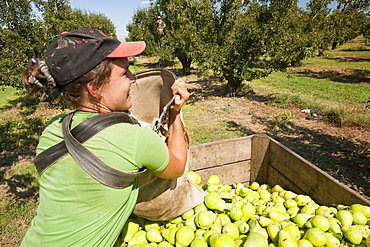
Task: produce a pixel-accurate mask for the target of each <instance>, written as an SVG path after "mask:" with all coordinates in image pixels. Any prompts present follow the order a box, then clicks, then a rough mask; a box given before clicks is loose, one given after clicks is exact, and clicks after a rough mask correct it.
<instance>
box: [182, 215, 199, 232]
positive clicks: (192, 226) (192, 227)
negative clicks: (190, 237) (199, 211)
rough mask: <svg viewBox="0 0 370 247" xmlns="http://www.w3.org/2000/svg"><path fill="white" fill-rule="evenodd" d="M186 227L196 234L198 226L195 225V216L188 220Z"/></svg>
mask: <svg viewBox="0 0 370 247" xmlns="http://www.w3.org/2000/svg"><path fill="white" fill-rule="evenodd" d="M184 225H185V226H187V227H190V228H191V229H193V231H194V232H195V231H196V230H197V225H196V224H195V215H193V216H191V217H189V218H187V219H186V220H185V223H184Z"/></svg>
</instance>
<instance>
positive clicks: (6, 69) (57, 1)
mask: <svg viewBox="0 0 370 247" xmlns="http://www.w3.org/2000/svg"><path fill="white" fill-rule="evenodd" d="M36 10H37V11H38V12H39V14H36V13H37V12H36ZM82 19H83V20H84V21H83V22H81V21H80V20H82ZM0 24H1V26H0V58H1V59H0V66H1V67H2V68H3V70H2V73H1V74H0V84H2V85H6V86H12V87H16V88H21V87H23V85H22V83H21V73H22V71H23V69H24V68H25V66H26V65H27V63H28V62H29V60H30V59H31V58H33V57H35V58H40V59H42V58H43V53H44V50H45V49H46V47H47V45H48V44H49V43H50V42H51V40H52V39H53V38H54V37H55V36H56V35H59V34H60V33H62V32H64V31H71V30H73V29H77V28H82V27H90V28H96V29H100V30H102V31H104V32H106V33H108V34H110V35H112V36H115V27H114V25H113V23H112V22H111V21H110V20H109V19H108V18H107V17H105V16H104V15H102V14H96V13H87V12H83V11H81V10H72V9H71V6H70V5H69V1H68V0H43V1H42V0H38V1H28V0H17V1H14V0H5V2H4V3H3V4H1V6H0Z"/></svg>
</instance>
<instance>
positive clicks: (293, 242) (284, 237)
mask: <svg viewBox="0 0 370 247" xmlns="http://www.w3.org/2000/svg"><path fill="white" fill-rule="evenodd" d="M278 238H279V240H278V244H279V247H298V241H297V239H295V238H294V237H293V236H292V235H290V233H289V232H288V231H285V230H280V232H279V235H278Z"/></svg>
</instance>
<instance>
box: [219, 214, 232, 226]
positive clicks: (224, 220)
mask: <svg viewBox="0 0 370 247" xmlns="http://www.w3.org/2000/svg"><path fill="white" fill-rule="evenodd" d="M217 217H219V218H220V219H221V222H222V225H225V224H226V223H231V220H230V217H229V216H228V215H227V214H217Z"/></svg>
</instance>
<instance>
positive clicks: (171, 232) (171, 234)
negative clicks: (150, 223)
mask: <svg viewBox="0 0 370 247" xmlns="http://www.w3.org/2000/svg"><path fill="white" fill-rule="evenodd" d="M178 230H179V227H175V228H171V229H168V231H166V229H165V230H163V231H162V236H163V238H164V239H166V240H167V241H168V242H169V243H170V244H172V245H174V244H175V242H176V232H177V231H178Z"/></svg>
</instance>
